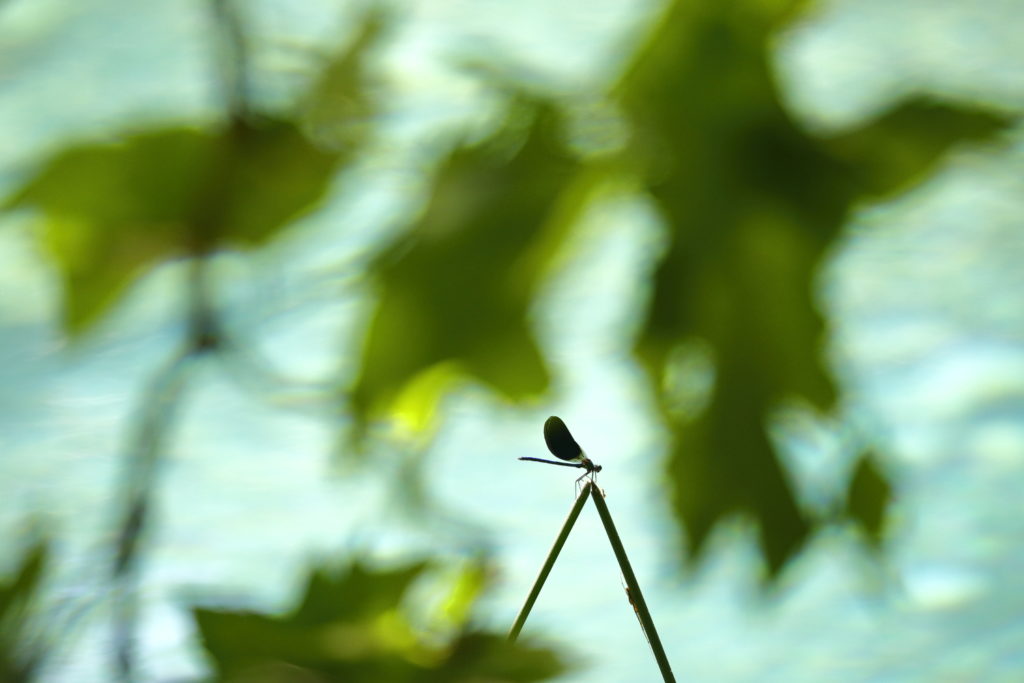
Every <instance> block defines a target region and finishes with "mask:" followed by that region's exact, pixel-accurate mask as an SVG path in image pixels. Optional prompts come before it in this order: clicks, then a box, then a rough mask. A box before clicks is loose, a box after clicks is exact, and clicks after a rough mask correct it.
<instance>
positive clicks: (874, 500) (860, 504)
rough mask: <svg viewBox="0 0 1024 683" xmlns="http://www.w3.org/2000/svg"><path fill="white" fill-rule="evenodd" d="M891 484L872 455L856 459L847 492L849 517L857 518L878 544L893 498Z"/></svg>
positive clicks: (869, 538)
mask: <svg viewBox="0 0 1024 683" xmlns="http://www.w3.org/2000/svg"><path fill="white" fill-rule="evenodd" d="M892 497H893V494H892V486H891V485H890V484H889V482H888V481H886V479H885V476H884V475H883V474H882V472H881V471H880V470H879V469H878V465H877V463H876V462H875V458H873V457H872V456H871V455H870V454H867V455H865V456H864V457H862V458H861V459H860V460H859V461H858V462H857V467H856V468H855V469H854V472H853V476H852V477H851V478H850V488H849V490H848V491H847V495H846V507H847V516H849V517H850V518H851V519H854V520H856V521H857V522H858V523H859V526H860V528H861V529H862V530H863V532H864V534H865V536H866V537H867V539H868V541H869V542H870V543H871V544H872V545H874V546H875V547H878V546H880V545H881V542H882V534H883V532H884V531H885V510H886V507H887V506H888V505H889V503H890V502H891V501H892Z"/></svg>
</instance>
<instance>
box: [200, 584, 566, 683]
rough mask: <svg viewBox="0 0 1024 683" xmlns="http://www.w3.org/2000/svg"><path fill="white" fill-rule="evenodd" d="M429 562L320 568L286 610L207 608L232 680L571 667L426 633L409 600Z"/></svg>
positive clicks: (221, 671) (225, 673)
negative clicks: (414, 620)
mask: <svg viewBox="0 0 1024 683" xmlns="http://www.w3.org/2000/svg"><path fill="white" fill-rule="evenodd" d="M424 569H425V565H424V564H416V565H412V566H410V567H405V568H401V569H396V570H390V571H387V570H384V571H369V570H367V569H365V568H364V567H361V566H360V565H358V564H357V565H353V566H352V567H351V568H350V569H349V570H347V571H345V572H341V573H338V574H332V573H329V572H324V571H317V572H314V573H313V575H312V576H311V578H310V580H309V584H308V585H307V588H306V592H305V595H304V596H303V598H302V600H301V603H300V605H299V607H298V608H296V609H295V610H294V611H292V612H290V613H289V614H286V615H283V616H265V615H260V614H252V613H244V612H227V611H215V610H205V609H197V610H195V612H194V613H195V618H196V622H197V624H198V627H199V631H200V634H201V637H202V640H203V644H204V646H205V648H206V649H207V651H208V653H209V654H210V657H211V659H212V660H213V663H214V667H215V669H216V673H217V676H218V680H222V681H267V682H270V681H274V682H282V683H283V682H285V681H295V682H299V681H373V682H377V681H389V682H396V683H400V682H402V681H409V682H421V681H422V682H423V683H426V682H427V681H467V682H468V681H484V680H486V681H495V682H499V681H509V682H512V681H539V680H544V679H546V678H550V677H553V676H555V675H558V674H560V673H562V672H564V671H565V667H564V665H562V664H561V663H560V661H559V659H558V658H557V657H556V656H555V655H554V654H553V653H551V652H550V651H548V650H545V649H540V648H534V647H529V646H520V645H516V644H512V643H508V642H507V640H506V639H505V637H504V636H499V635H497V634H484V633H469V632H467V633H461V634H458V635H457V636H456V637H455V638H454V639H453V640H452V642H451V643H449V644H447V645H443V644H441V645H439V644H437V643H436V642H433V641H431V642H427V640H426V639H425V638H424V637H423V636H421V635H420V634H418V633H417V632H416V631H415V629H413V627H412V626H411V625H410V624H409V622H408V621H407V619H406V617H405V616H404V613H403V610H402V609H401V607H402V602H403V600H404V599H405V597H406V591H407V590H408V588H409V585H410V584H411V583H412V582H413V581H414V580H416V579H417V578H419V577H420V576H421V574H422V572H423V571H424Z"/></svg>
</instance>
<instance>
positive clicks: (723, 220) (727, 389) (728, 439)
mask: <svg viewBox="0 0 1024 683" xmlns="http://www.w3.org/2000/svg"><path fill="white" fill-rule="evenodd" d="M801 5H802V3H799V2H783V1H779V2H767V3H766V2H762V1H739V0H733V1H731V2H724V3H691V2H683V1H680V2H675V3H673V4H672V5H671V7H670V8H669V10H668V12H667V13H666V14H665V16H664V17H663V18H662V20H661V21H660V23H658V24H657V25H656V26H655V27H654V29H653V30H652V32H651V34H650V36H649V38H648V39H647V42H646V43H645V44H644V45H643V46H642V47H641V49H640V50H639V52H638V54H637V58H636V59H635V61H634V62H633V63H632V65H631V67H630V69H629V70H628V71H627V73H626V74H625V76H624V77H623V79H622V80H621V82H620V83H619V84H618V86H617V88H616V91H615V95H616V97H617V98H618V100H619V102H620V103H621V105H622V108H623V110H624V111H625V113H626V116H627V117H628V119H629V122H630V123H631V126H632V129H633V132H634V136H633V141H632V152H633V154H634V155H635V156H636V157H637V158H638V159H640V160H641V161H640V163H641V165H642V166H643V167H644V168H645V169H646V170H645V171H644V173H645V179H646V184H647V188H648V190H649V192H650V194H651V196H652V197H653V199H654V201H655V202H656V204H657V206H658V208H659V209H660V211H661V213H662V215H663V217H664V219H665V221H666V223H667V224H668V228H669V233H670V245H669V248H668V250H667V253H666V255H665V257H664V259H663V260H662V261H661V263H660V264H659V267H658V269H657V272H656V274H655V276H654V291H653V296H652V301H651V308H650V313H649V316H648V318H647V320H646V322H645V324H644V326H643V328H642V330H641V332H640V336H639V339H638V341H637V350H638V353H639V355H640V357H641V358H642V360H643V362H644V364H645V365H646V367H647V369H648V370H649V372H650V373H651V375H652V376H653V377H654V378H655V379H656V380H657V382H656V384H658V385H660V384H661V383H662V382H661V378H662V377H663V376H664V375H665V373H666V372H667V371H668V365H669V364H670V361H671V359H672V358H673V350H674V349H675V348H677V346H678V345H679V344H680V343H682V342H685V341H687V340H689V339H692V338H695V337H696V338H701V339H703V340H705V341H706V342H707V343H708V344H710V347H711V350H712V354H713V357H714V361H715V364H716V379H715V385H714V387H713V390H712V395H711V399H710V404H709V405H708V407H707V409H706V410H705V411H704V412H703V413H702V414H700V415H698V416H697V417H696V419H693V420H688V419H679V418H674V417H673V416H672V415H671V411H670V410H669V403H670V400H669V399H670V397H669V396H668V395H666V394H664V393H663V394H662V395H661V399H662V404H663V407H664V408H665V415H666V421H667V422H669V424H670V427H671V430H672V434H673V437H674V438H673V446H672V453H671V458H670V461H669V473H670V479H671V481H672V483H673V485H674V489H675V491H674V501H675V509H676V511H677V513H678V514H679V517H680V518H681V519H682V520H683V522H684V524H685V527H686V530H687V540H688V542H689V544H690V547H691V550H692V551H693V554H694V556H695V555H697V554H699V551H700V549H701V548H702V546H703V544H704V542H705V540H706V539H707V537H708V534H709V533H710V531H711V530H712V528H713V527H714V525H715V523H716V522H718V521H719V520H720V519H722V518H723V517H725V516H727V515H730V514H733V513H737V512H739V513H744V514H748V515H751V516H752V517H753V518H754V519H756V520H758V521H759V523H760V528H761V545H762V548H763V550H764V553H765V557H766V559H767V561H768V565H769V569H770V571H771V572H772V573H775V572H777V571H778V570H779V569H781V567H782V566H783V565H784V564H785V562H786V561H787V560H788V559H789V558H790V557H791V556H792V555H793V553H794V552H795V551H796V550H797V549H798V548H799V547H800V546H801V545H802V544H803V542H804V541H805V540H806V538H807V536H808V534H809V533H810V531H811V526H812V525H811V522H810V520H807V519H805V517H804V516H803V514H802V513H801V511H800V510H799V508H798V507H797V505H796V502H795V500H794V496H793V492H792V489H791V486H790V485H789V483H788V482H787V480H786V478H785V476H784V473H783V471H782V469H781V467H780V465H779V461H778V458H777V457H776V454H775V452H774V449H773V446H772V444H771V443H770V441H769V439H768V437H767V434H766V432H765V428H766V422H767V420H768V417H769V415H770V414H771V411H772V410H773V409H774V407H775V406H776V405H777V402H778V401H779V400H780V399H782V398H784V397H800V398H803V399H806V400H807V401H809V402H811V403H813V404H815V405H817V406H820V407H822V408H827V407H829V406H830V405H831V403H832V400H833V397H834V394H835V388H834V386H833V382H832V379H831V377H830V375H829V373H828V371H827V370H826V368H825V367H824V365H823V363H822V360H821V356H820V353H819V348H820V344H821V341H822V336H823V323H822V319H821V315H820V313H819V312H818V310H817V308H816V307H815V305H814V301H813V298H812V292H813V289H814V288H813V284H814V280H813V279H814V276H815V274H816V272H817V268H818V266H819V264H820V262H821V260H822V258H823V256H824V254H825V253H826V251H827V249H828V247H829V245H830V244H831V242H832V240H833V239H834V237H835V236H836V234H837V232H838V230H839V228H840V226H841V224H842V221H843V219H844V218H845V216H846V215H847V213H848V211H849V209H850V207H851V205H852V204H853V203H854V202H856V201H857V200H858V199H860V198H862V197H865V196H869V195H878V194H883V193H890V192H893V191H895V190H897V189H900V188H902V187H905V186H906V185H907V184H908V183H910V182H911V181H913V180H914V179H915V178H916V177H917V176H918V175H919V174H921V173H923V172H925V171H927V170H928V169H929V168H930V166H931V165H932V164H933V163H934V162H935V160H936V159H937V158H938V157H939V156H940V155H941V154H942V153H943V152H944V151H945V150H946V149H947V148H948V147H949V146H950V145H952V144H955V143H957V142H959V141H961V140H964V139H967V138H973V137H980V136H984V135H990V134H992V133H993V132H994V131H997V130H999V129H1000V128H1001V127H1002V126H1004V125H1006V121H1005V120H1003V119H1001V118H999V117H997V116H993V115H987V114H982V113H978V112H968V111H962V110H960V109H954V108H950V107H943V106H937V105H929V104H927V103H923V102H914V103H910V104H908V105H905V106H902V107H900V108H899V109H898V110H896V111H895V112H893V113H890V114H889V115H887V116H885V117H883V118H881V119H880V120H878V121H876V122H875V123H873V124H871V125H870V126H868V127H866V128H864V129H862V130H859V131H855V132H853V133H850V134H847V135H844V136H840V137H838V138H836V139H834V140H820V139H817V138H815V137H812V136H811V135H810V134H809V133H807V132H806V131H804V130H802V129H800V128H799V127H798V126H797V125H796V124H795V123H794V122H793V121H792V119H791V118H790V116H789V115H788V114H787V112H786V111H785V110H784V109H783V108H782V106H781V104H780V103H779V100H778V93H777V87H776V84H775V81H774V77H773V75H772V72H771V69H770V65H769V63H768V55H769V44H770V39H771V37H772V36H773V35H774V34H775V33H776V32H777V30H778V29H779V28H780V27H781V25H782V21H783V20H784V19H786V18H788V17H789V16H790V15H791V14H792V13H793V12H794V11H795V10H797V9H798V8H799V7H800V6H801ZM877 512H878V509H877V506H876V507H871V508H866V507H861V506H854V507H852V508H851V509H850V514H851V515H854V516H855V518H857V519H858V520H860V521H861V522H863V523H865V524H871V523H873V522H872V521H870V520H869V519H868V518H867V517H861V515H873V514H876V513H877Z"/></svg>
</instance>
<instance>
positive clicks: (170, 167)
mask: <svg viewBox="0 0 1024 683" xmlns="http://www.w3.org/2000/svg"><path fill="white" fill-rule="evenodd" d="M334 165H335V160H334V158H333V157H332V155H330V154H327V153H325V152H323V151H321V150H320V149H318V148H316V147H314V146H313V145H312V144H311V143H310V142H309V141H308V140H307V139H306V138H305V137H304V136H303V135H301V134H300V133H299V131H298V130H297V129H296V128H295V126H294V125H293V124H291V123H289V122H286V121H269V120H268V121H263V122H260V123H258V124H252V125H249V124H239V125H236V126H232V127H229V128H226V129H224V130H222V131H203V130H197V129H191V128H169V129H164V130H158V131H151V132H146V133H141V134H138V135H132V136H128V137H125V138H123V139H121V140H119V141H117V142H114V143H110V144H94V145H84V146H80V147H74V148H71V149H68V150H65V151H63V152H61V153H60V154H58V155H57V156H56V157H54V158H53V159H51V160H50V161H49V162H48V163H47V164H46V165H45V166H44V168H43V169H42V170H41V171H40V172H39V173H37V174H36V175H35V176H34V177H33V178H32V179H30V180H29V181H28V182H27V183H26V184H25V185H24V186H23V187H22V188H21V189H20V191H19V192H17V193H16V194H15V195H14V197H13V198H12V199H11V201H10V202H9V204H8V207H11V208H19V207H32V208H34V209H36V210H38V211H39V212H40V213H41V215H42V217H43V226H44V231H45V242H46V245H47V247H48V249H49V251H50V253H51V254H52V255H53V259H54V263H55V264H56V266H57V268H58V270H59V271H60V274H61V278H62V280H63V284H64V295H65V305H64V321H65V327H66V329H67V330H68V331H69V332H70V333H78V332H81V331H83V330H84V329H86V328H87V327H88V326H89V325H90V324H91V323H93V322H94V321H95V320H96V319H97V318H98V317H99V316H101V315H102V314H103V313H104V312H106V310H107V309H108V308H109V307H110V306H111V305H113V304H114V303H115V302H116V300H117V298H118V297H119V296H120V294H121V293H122V292H123V290H124V288H125V287H126V286H127V285H128V284H129V283H130V282H131V281H132V280H133V279H134V278H136V277H137V276H138V275H139V274H141V273H142V272H143V271H144V270H145V269H146V268H147V267H150V266H152V265H153V264H155V263H158V262H160V261H163V260H166V259H170V258H178V257H183V256H189V255H201V254H202V253H204V252H205V251H206V250H207V249H209V248H211V247H213V246H222V245H223V246H227V245H231V246H253V245H257V244H260V243H262V242H264V241H265V240H267V239H268V238H270V237H272V236H273V235H274V234H275V232H276V231H277V230H278V229H280V228H281V227H282V226H283V225H284V224H285V223H287V222H288V221H289V220H290V219H292V218H294V217H295V216H296V215H297V214H298V213H300V212H301V211H302V210H304V209H306V208H308V206H309V205H310V204H311V203H312V202H314V201H315V200H316V199H318V198H319V197H320V196H321V195H322V194H323V192H324V190H325V188H326V186H327V183H328V181H329V180H330V178H331V175H332V171H333V169H334Z"/></svg>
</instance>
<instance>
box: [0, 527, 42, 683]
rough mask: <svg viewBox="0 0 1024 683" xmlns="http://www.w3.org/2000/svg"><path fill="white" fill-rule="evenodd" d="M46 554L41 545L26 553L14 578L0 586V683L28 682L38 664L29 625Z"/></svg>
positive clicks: (37, 652)
mask: <svg viewBox="0 0 1024 683" xmlns="http://www.w3.org/2000/svg"><path fill="white" fill-rule="evenodd" d="M47 556H48V550H47V547H46V544H45V543H44V542H42V541H40V542H38V543H37V544H35V545H34V546H32V547H31V548H29V549H28V551H27V552H26V553H25V556H24V557H23V558H22V560H21V565H20V566H19V567H18V568H17V569H16V570H15V572H14V576H13V577H12V578H11V579H10V580H9V581H7V582H5V583H0V681H10V682H11V683H18V682H21V681H29V680H32V679H33V678H34V676H35V673H36V671H37V669H38V668H39V665H40V664H41V660H42V652H41V651H40V650H39V649H38V646H39V643H38V642H36V640H35V630H34V629H33V628H32V627H31V625H30V617H31V614H32V612H31V610H32V607H33V604H34V602H35V600H36V598H37V594H38V591H39V586H40V583H41V581H42V576H43V572H44V571H45V569H46V564H47Z"/></svg>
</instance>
